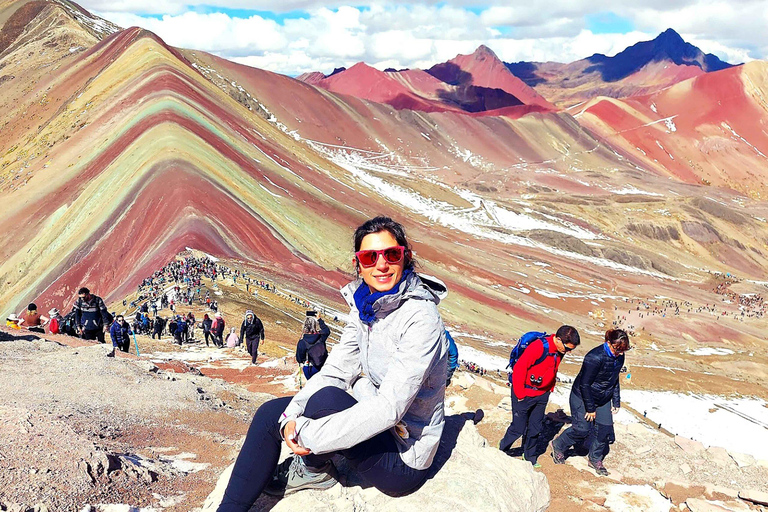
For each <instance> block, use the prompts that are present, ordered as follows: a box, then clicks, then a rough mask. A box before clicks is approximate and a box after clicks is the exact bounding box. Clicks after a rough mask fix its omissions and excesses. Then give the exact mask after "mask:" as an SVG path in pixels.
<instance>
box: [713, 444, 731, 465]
mask: <svg viewBox="0 0 768 512" xmlns="http://www.w3.org/2000/svg"><path fill="white" fill-rule="evenodd" d="M707 456H708V457H709V459H710V460H711V461H713V462H714V463H715V464H717V465H718V466H730V465H731V464H733V459H731V456H730V455H729V454H728V450H726V449H725V448H721V447H720V446H710V447H709V448H707Z"/></svg>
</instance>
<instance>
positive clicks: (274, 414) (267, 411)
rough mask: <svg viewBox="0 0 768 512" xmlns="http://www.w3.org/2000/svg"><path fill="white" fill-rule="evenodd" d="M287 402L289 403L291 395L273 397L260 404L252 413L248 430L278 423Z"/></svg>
mask: <svg viewBox="0 0 768 512" xmlns="http://www.w3.org/2000/svg"><path fill="white" fill-rule="evenodd" d="M289 403H291V397H283V398H275V399H273V400H270V401H268V402H264V403H263V404H261V406H260V407H259V408H258V409H257V410H256V414H254V415H253V421H252V422H251V428H250V430H253V429H265V428H266V429H269V428H272V427H275V426H276V425H278V424H279V422H280V416H281V415H282V414H283V411H285V408H286V407H288V404H289Z"/></svg>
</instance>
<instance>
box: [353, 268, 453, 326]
mask: <svg viewBox="0 0 768 512" xmlns="http://www.w3.org/2000/svg"><path fill="white" fill-rule="evenodd" d="M362 283H363V280H362V278H358V279H356V280H354V281H352V282H351V283H349V284H347V285H345V286H344V287H343V288H342V289H341V295H342V296H343V297H344V300H346V301H347V304H349V307H355V297H354V295H355V291H356V290H357V289H358V288H359V287H360V285H361V284H362ZM398 288H399V289H398V291H397V292H396V293H393V294H390V295H385V296H384V297H381V298H380V299H379V300H377V301H376V302H375V303H374V305H373V309H374V311H375V312H376V316H377V317H380V316H385V315H387V314H388V313H390V312H392V311H394V310H396V309H397V308H399V307H400V305H401V304H402V303H403V302H404V301H406V300H408V299H416V300H429V301H432V302H434V303H435V304H440V301H441V300H443V299H445V298H446V297H447V296H448V287H447V286H445V283H443V282H442V281H441V280H440V279H438V278H436V277H432V276H428V275H426V274H417V273H416V272H412V273H411V274H409V275H408V276H407V277H406V278H405V279H403V280H402V281H400V284H398Z"/></svg>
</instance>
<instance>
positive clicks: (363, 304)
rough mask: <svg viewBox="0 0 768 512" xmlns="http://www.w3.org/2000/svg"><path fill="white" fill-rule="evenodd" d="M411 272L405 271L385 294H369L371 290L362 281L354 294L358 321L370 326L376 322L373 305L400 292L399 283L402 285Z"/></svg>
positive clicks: (409, 270)
mask: <svg viewBox="0 0 768 512" xmlns="http://www.w3.org/2000/svg"><path fill="white" fill-rule="evenodd" d="M412 272H413V271H412V270H411V269H409V268H408V269H405V270H404V271H403V277H401V278H400V281H399V282H398V283H397V284H396V285H395V286H393V287H392V289H391V290H388V291H386V292H373V293H371V289H370V288H369V287H368V285H367V284H365V281H363V282H362V283H361V284H360V286H359V287H358V288H357V290H356V291H355V293H354V298H355V306H356V307H357V312H358V314H359V315H360V320H362V321H363V322H364V323H366V324H372V323H373V321H374V320H376V312H375V311H374V310H373V304H374V303H375V302H376V301H377V300H379V299H380V298H382V297H385V296H387V295H394V294H395V293H397V292H398V291H399V290H400V283H402V282H403V281H404V280H405V279H406V278H407V277H408V275H410V274H411V273H412Z"/></svg>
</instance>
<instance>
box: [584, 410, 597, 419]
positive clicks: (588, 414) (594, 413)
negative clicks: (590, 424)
mask: <svg viewBox="0 0 768 512" xmlns="http://www.w3.org/2000/svg"><path fill="white" fill-rule="evenodd" d="M595 416H597V412H588V413H587V414H585V415H584V419H585V420H587V421H595Z"/></svg>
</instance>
